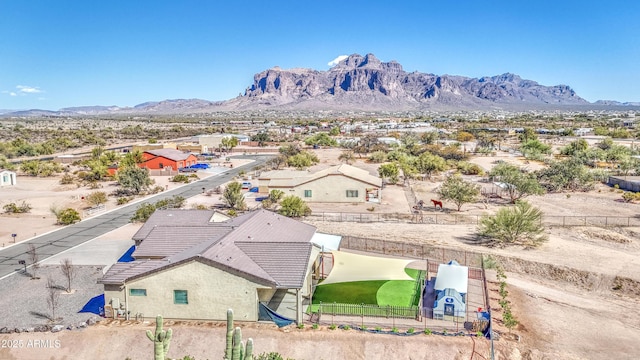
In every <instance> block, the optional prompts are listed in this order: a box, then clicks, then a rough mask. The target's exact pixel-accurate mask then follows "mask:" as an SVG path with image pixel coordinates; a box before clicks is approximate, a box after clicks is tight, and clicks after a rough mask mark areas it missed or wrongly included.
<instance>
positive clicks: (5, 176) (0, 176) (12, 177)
mask: <svg viewBox="0 0 640 360" xmlns="http://www.w3.org/2000/svg"><path fill="white" fill-rule="evenodd" d="M16 182H17V181H16V173H15V172H13V171H10V170H5V169H0V186H5V185H15V184H16Z"/></svg>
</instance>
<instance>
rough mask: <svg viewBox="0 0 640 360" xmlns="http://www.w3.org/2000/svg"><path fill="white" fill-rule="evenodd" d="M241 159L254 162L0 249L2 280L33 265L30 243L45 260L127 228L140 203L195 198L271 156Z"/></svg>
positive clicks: (41, 258)
mask: <svg viewBox="0 0 640 360" xmlns="http://www.w3.org/2000/svg"><path fill="white" fill-rule="evenodd" d="M239 158H245V159H246V158H250V159H254V160H255V161H254V162H252V163H249V164H246V165H244V166H238V167H237V168H233V169H230V170H229V171H227V172H224V173H222V174H219V175H214V176H210V177H208V178H205V179H202V180H199V181H196V182H193V183H190V184H187V185H185V186H181V187H179V188H177V189H173V190H169V191H164V192H162V193H159V194H157V195H155V196H152V197H150V198H147V199H145V200H144V201H140V202H136V203H133V204H130V205H126V206H123V207H121V208H118V209H115V210H112V211H110V212H108V213H106V214H103V215H99V216H96V217H93V218H90V219H87V220H83V221H81V222H79V223H76V224H73V225H69V226H66V227H64V228H61V229H60V230H56V231H53V232H50V233H48V234H44V235H41V236H38V237H35V238H33V239H29V240H26V241H22V242H20V243H18V244H16V245H14V246H11V247H8V248H5V249H2V250H0V279H2V278H4V277H6V276H8V275H11V274H14V273H16V272H18V271H21V270H23V269H24V265H20V264H19V261H20V260H24V261H26V264H27V265H29V264H31V261H30V259H29V255H28V254H27V251H28V248H29V245H30V244H33V245H35V247H36V254H37V255H38V258H39V260H40V261H42V260H44V259H46V258H49V257H51V256H53V255H56V254H59V253H61V252H63V251H65V250H68V249H70V248H72V247H74V246H78V245H80V244H82V243H84V242H87V241H89V240H91V239H93V238H96V237H98V236H100V235H103V234H105V233H107V232H109V231H112V230H115V229H117V228H119V227H121V226H124V225H126V224H127V223H129V222H130V221H129V219H131V217H132V216H133V214H134V213H135V211H136V209H137V208H138V206H140V205H141V204H145V203H155V202H156V201H158V200H162V199H165V198H170V197H172V196H174V195H178V196H182V197H184V198H185V199H186V198H190V197H192V196H194V195H198V194H201V193H202V188H203V187H204V188H206V189H211V188H215V187H216V186H218V185H221V184H223V183H225V182H227V181H229V179H231V178H233V177H234V176H235V175H237V174H238V173H239V172H240V171H242V170H245V171H246V170H247V169H251V168H253V167H255V166H258V165H261V164H263V163H264V162H265V161H267V160H268V159H269V158H270V156H269V155H256V156H249V155H247V156H241V157H239Z"/></svg>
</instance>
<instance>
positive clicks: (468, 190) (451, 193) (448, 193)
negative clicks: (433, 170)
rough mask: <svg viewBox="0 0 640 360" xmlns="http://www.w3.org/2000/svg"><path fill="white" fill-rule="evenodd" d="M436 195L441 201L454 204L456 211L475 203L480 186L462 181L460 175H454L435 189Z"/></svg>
mask: <svg viewBox="0 0 640 360" xmlns="http://www.w3.org/2000/svg"><path fill="white" fill-rule="evenodd" d="M436 193H437V194H438V195H439V196H440V199H442V200H448V201H451V202H453V203H454V204H456V206H457V207H458V211H460V209H461V208H462V205H464V204H467V203H472V202H474V201H476V199H477V198H478V195H480V185H478V184H474V183H472V182H469V181H466V180H464V179H462V177H461V176H460V175H457V174H454V175H451V176H449V177H447V179H446V180H445V181H444V182H443V183H442V185H441V186H440V187H439V188H438V189H436Z"/></svg>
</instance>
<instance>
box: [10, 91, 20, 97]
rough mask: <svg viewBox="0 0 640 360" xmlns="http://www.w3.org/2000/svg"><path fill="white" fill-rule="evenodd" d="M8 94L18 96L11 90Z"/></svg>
mask: <svg viewBox="0 0 640 360" xmlns="http://www.w3.org/2000/svg"><path fill="white" fill-rule="evenodd" d="M9 95H11V96H18V94H16V93H14V92H13V91H12V92H10V93H9Z"/></svg>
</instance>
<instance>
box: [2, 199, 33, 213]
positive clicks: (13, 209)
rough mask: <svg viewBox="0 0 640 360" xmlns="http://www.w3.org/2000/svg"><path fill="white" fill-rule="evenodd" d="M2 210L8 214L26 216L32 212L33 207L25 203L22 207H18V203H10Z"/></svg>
mask: <svg viewBox="0 0 640 360" xmlns="http://www.w3.org/2000/svg"><path fill="white" fill-rule="evenodd" d="M2 208H3V209H4V212H6V213H7V214H24V213H28V212H29V211H31V205H29V204H27V203H26V202H24V201H23V202H22V204H20V205H16V203H9V204H7V205H5V206H3V207H2Z"/></svg>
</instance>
